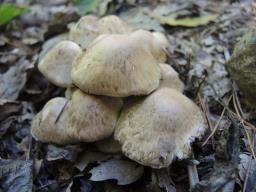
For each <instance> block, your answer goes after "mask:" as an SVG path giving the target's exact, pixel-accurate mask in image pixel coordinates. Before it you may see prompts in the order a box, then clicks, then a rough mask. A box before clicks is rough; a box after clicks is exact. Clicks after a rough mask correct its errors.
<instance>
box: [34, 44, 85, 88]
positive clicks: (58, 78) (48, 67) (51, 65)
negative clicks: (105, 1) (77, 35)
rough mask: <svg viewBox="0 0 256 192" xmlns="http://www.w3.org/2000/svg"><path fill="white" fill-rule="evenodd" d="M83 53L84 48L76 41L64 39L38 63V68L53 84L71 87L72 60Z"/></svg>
mask: <svg viewBox="0 0 256 192" xmlns="http://www.w3.org/2000/svg"><path fill="white" fill-rule="evenodd" d="M81 53H82V50H81V48H80V47H79V46H78V45H77V44H76V43H74V42H72V41H62V42H60V43H58V44H57V45H56V46H54V47H53V48H52V49H50V51H49V52H48V53H47V54H46V55H45V56H44V58H43V59H42V60H41V61H40V63H39V64H38V69H39V71H40V72H41V73H42V74H43V75H44V76H45V77H46V78H47V79H48V80H49V81H50V82H52V83H53V84H55V85H57V86H60V87H70V86H71V85H72V81H71V77H70V74H71V66H72V62H73V60H74V59H75V57H76V56H77V55H79V54H81Z"/></svg>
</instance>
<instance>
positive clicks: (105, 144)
mask: <svg viewBox="0 0 256 192" xmlns="http://www.w3.org/2000/svg"><path fill="white" fill-rule="evenodd" d="M95 145H96V147H97V148H98V150H99V151H100V152H103V153H111V154H115V153H120V152H122V150H121V145H120V143H119V142H118V141H116V140H114V138H113V136H111V137H109V138H106V139H104V140H101V141H98V142H96V143H95Z"/></svg>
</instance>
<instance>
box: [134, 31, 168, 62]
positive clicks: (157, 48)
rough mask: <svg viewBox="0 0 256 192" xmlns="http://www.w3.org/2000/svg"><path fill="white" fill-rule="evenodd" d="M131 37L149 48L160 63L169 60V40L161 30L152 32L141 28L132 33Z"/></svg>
mask: <svg viewBox="0 0 256 192" xmlns="http://www.w3.org/2000/svg"><path fill="white" fill-rule="evenodd" d="M131 37H132V38H135V39H136V41H138V42H140V43H142V45H143V46H144V47H145V48H146V49H148V50H149V51H150V52H151V53H152V55H153V56H154V57H155V58H156V60H157V61H158V62H159V63H163V62H165V61H166V60H167V50H168V47H169V42H168V40H167V39H166V37H165V36H164V35H163V34H162V33H160V32H154V33H151V32H149V31H146V30H143V29H139V30H137V31H134V32H133V33H131Z"/></svg>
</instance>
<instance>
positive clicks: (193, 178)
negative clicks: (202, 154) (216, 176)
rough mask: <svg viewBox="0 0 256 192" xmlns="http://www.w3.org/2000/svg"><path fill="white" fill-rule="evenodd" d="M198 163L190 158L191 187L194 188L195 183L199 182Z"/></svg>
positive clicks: (188, 167)
mask: <svg viewBox="0 0 256 192" xmlns="http://www.w3.org/2000/svg"><path fill="white" fill-rule="evenodd" d="M197 164H198V163H197V161H195V160H190V161H189V164H188V165H187V169H188V177H189V185H190V189H193V188H194V187H195V185H196V184H197V183H198V182H199V178H198V172H197V168H196V165H197Z"/></svg>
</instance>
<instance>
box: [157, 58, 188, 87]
mask: <svg viewBox="0 0 256 192" xmlns="http://www.w3.org/2000/svg"><path fill="white" fill-rule="evenodd" d="M159 65H160V69H161V74H162V75H161V81H160V85H159V88H162V87H169V88H172V89H176V90H178V91H180V92H183V90H184V84H183V82H182V81H181V80H180V78H179V74H178V73H177V72H176V71H175V70H174V69H173V68H172V67H171V66H170V65H169V64H165V63H160V64H159Z"/></svg>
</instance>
